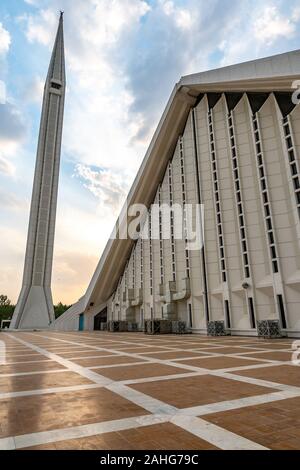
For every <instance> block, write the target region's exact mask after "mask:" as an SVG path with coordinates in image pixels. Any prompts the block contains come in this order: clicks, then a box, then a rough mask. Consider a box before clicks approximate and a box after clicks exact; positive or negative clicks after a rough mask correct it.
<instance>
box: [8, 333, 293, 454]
mask: <svg viewBox="0 0 300 470" xmlns="http://www.w3.org/2000/svg"><path fill="white" fill-rule="evenodd" d="M0 340H1V341H4V343H5V346H6V355H5V356H6V357H5V359H6V360H5V364H3V365H0V449H99V450H100V449H105V450H110V449H128V450H129V449H133V450H135V449H154V450H156V449H172V450H173V449H180V450H194V449H195V450H211V449H224V450H225V449H299V448H300V367H298V366H295V365H293V364H292V362H291V359H292V353H293V351H292V343H293V341H292V340H289V339H278V340H267V339H265V340H264V339H258V338H245V337H244V338H242V337H219V338H208V337H204V336H198V335H183V336H175V335H167V336H163V335H162V336H146V335H144V334H142V333H106V332H90V333H85V332H83V333H79V332H78V333H76V332H72V333H71V332H70V333H60V332H59V333H56V332H55V333H54V332H48V331H47V332H46V331H40V332H33V333H31V332H18V333H4V332H3V333H1V334H0Z"/></svg>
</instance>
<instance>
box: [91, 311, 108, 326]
mask: <svg viewBox="0 0 300 470" xmlns="http://www.w3.org/2000/svg"><path fill="white" fill-rule="evenodd" d="M106 322H107V307H105V308H104V309H103V310H101V312H99V313H97V315H95V316H94V330H101V323H106Z"/></svg>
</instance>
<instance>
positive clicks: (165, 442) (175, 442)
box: [31, 423, 217, 450]
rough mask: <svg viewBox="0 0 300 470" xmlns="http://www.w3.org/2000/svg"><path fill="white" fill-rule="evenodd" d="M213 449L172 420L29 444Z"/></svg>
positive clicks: (80, 447) (76, 448)
mask: <svg viewBox="0 0 300 470" xmlns="http://www.w3.org/2000/svg"><path fill="white" fill-rule="evenodd" d="M179 448H180V449H181V450H216V449H217V448H216V447H215V446H213V445H212V444H210V443H208V442H206V441H204V440H203V439H200V438H198V437H196V436H194V435H193V434H190V433H189V432H187V431H184V430H183V429H181V428H179V427H178V426H175V425H173V424H171V423H165V424H155V425H152V426H145V427H142V428H137V429H129V430H124V431H119V432H110V433H105V434H100V435H98V436H92V437H86V438H82V439H71V440H68V441H61V442H57V443H54V444H46V445H43V446H35V447H32V448H31V449H32V450H42V449H44V450H45V449H48V450H49V449H52V450H66V449H68V450H72V449H73V450H74V449H75V450H78V449H81V450H101V449H103V450H138V449H146V450H147V449H150V450H151V449H153V450H159V449H165V450H177V449H179Z"/></svg>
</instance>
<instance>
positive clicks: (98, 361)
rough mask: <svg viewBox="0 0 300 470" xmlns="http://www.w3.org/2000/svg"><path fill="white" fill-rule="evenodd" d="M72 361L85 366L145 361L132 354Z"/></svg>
mask: <svg viewBox="0 0 300 470" xmlns="http://www.w3.org/2000/svg"><path fill="white" fill-rule="evenodd" d="M72 362H75V364H79V365H80V366H83V367H94V366H105V365H113V364H129V363H130V362H144V361H143V359H137V358H135V357H130V356H119V355H116V356H115V357H96V358H94V359H92V358H91V359H88V358H86V359H74V360H73V361H72Z"/></svg>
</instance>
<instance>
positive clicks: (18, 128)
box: [0, 102, 26, 142]
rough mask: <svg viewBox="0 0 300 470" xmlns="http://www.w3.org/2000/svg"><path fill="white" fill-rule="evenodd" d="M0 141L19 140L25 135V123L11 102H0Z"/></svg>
mask: <svg viewBox="0 0 300 470" xmlns="http://www.w3.org/2000/svg"><path fill="white" fill-rule="evenodd" d="M0 122H1V126H0V141H2V142H11V141H20V140H23V138H24V137H25V135H26V125H25V123H24V119H23V117H22V114H21V113H20V111H19V110H18V109H17V108H16V107H15V106H14V105H13V104H11V103H9V102H6V103H4V104H0Z"/></svg>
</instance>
